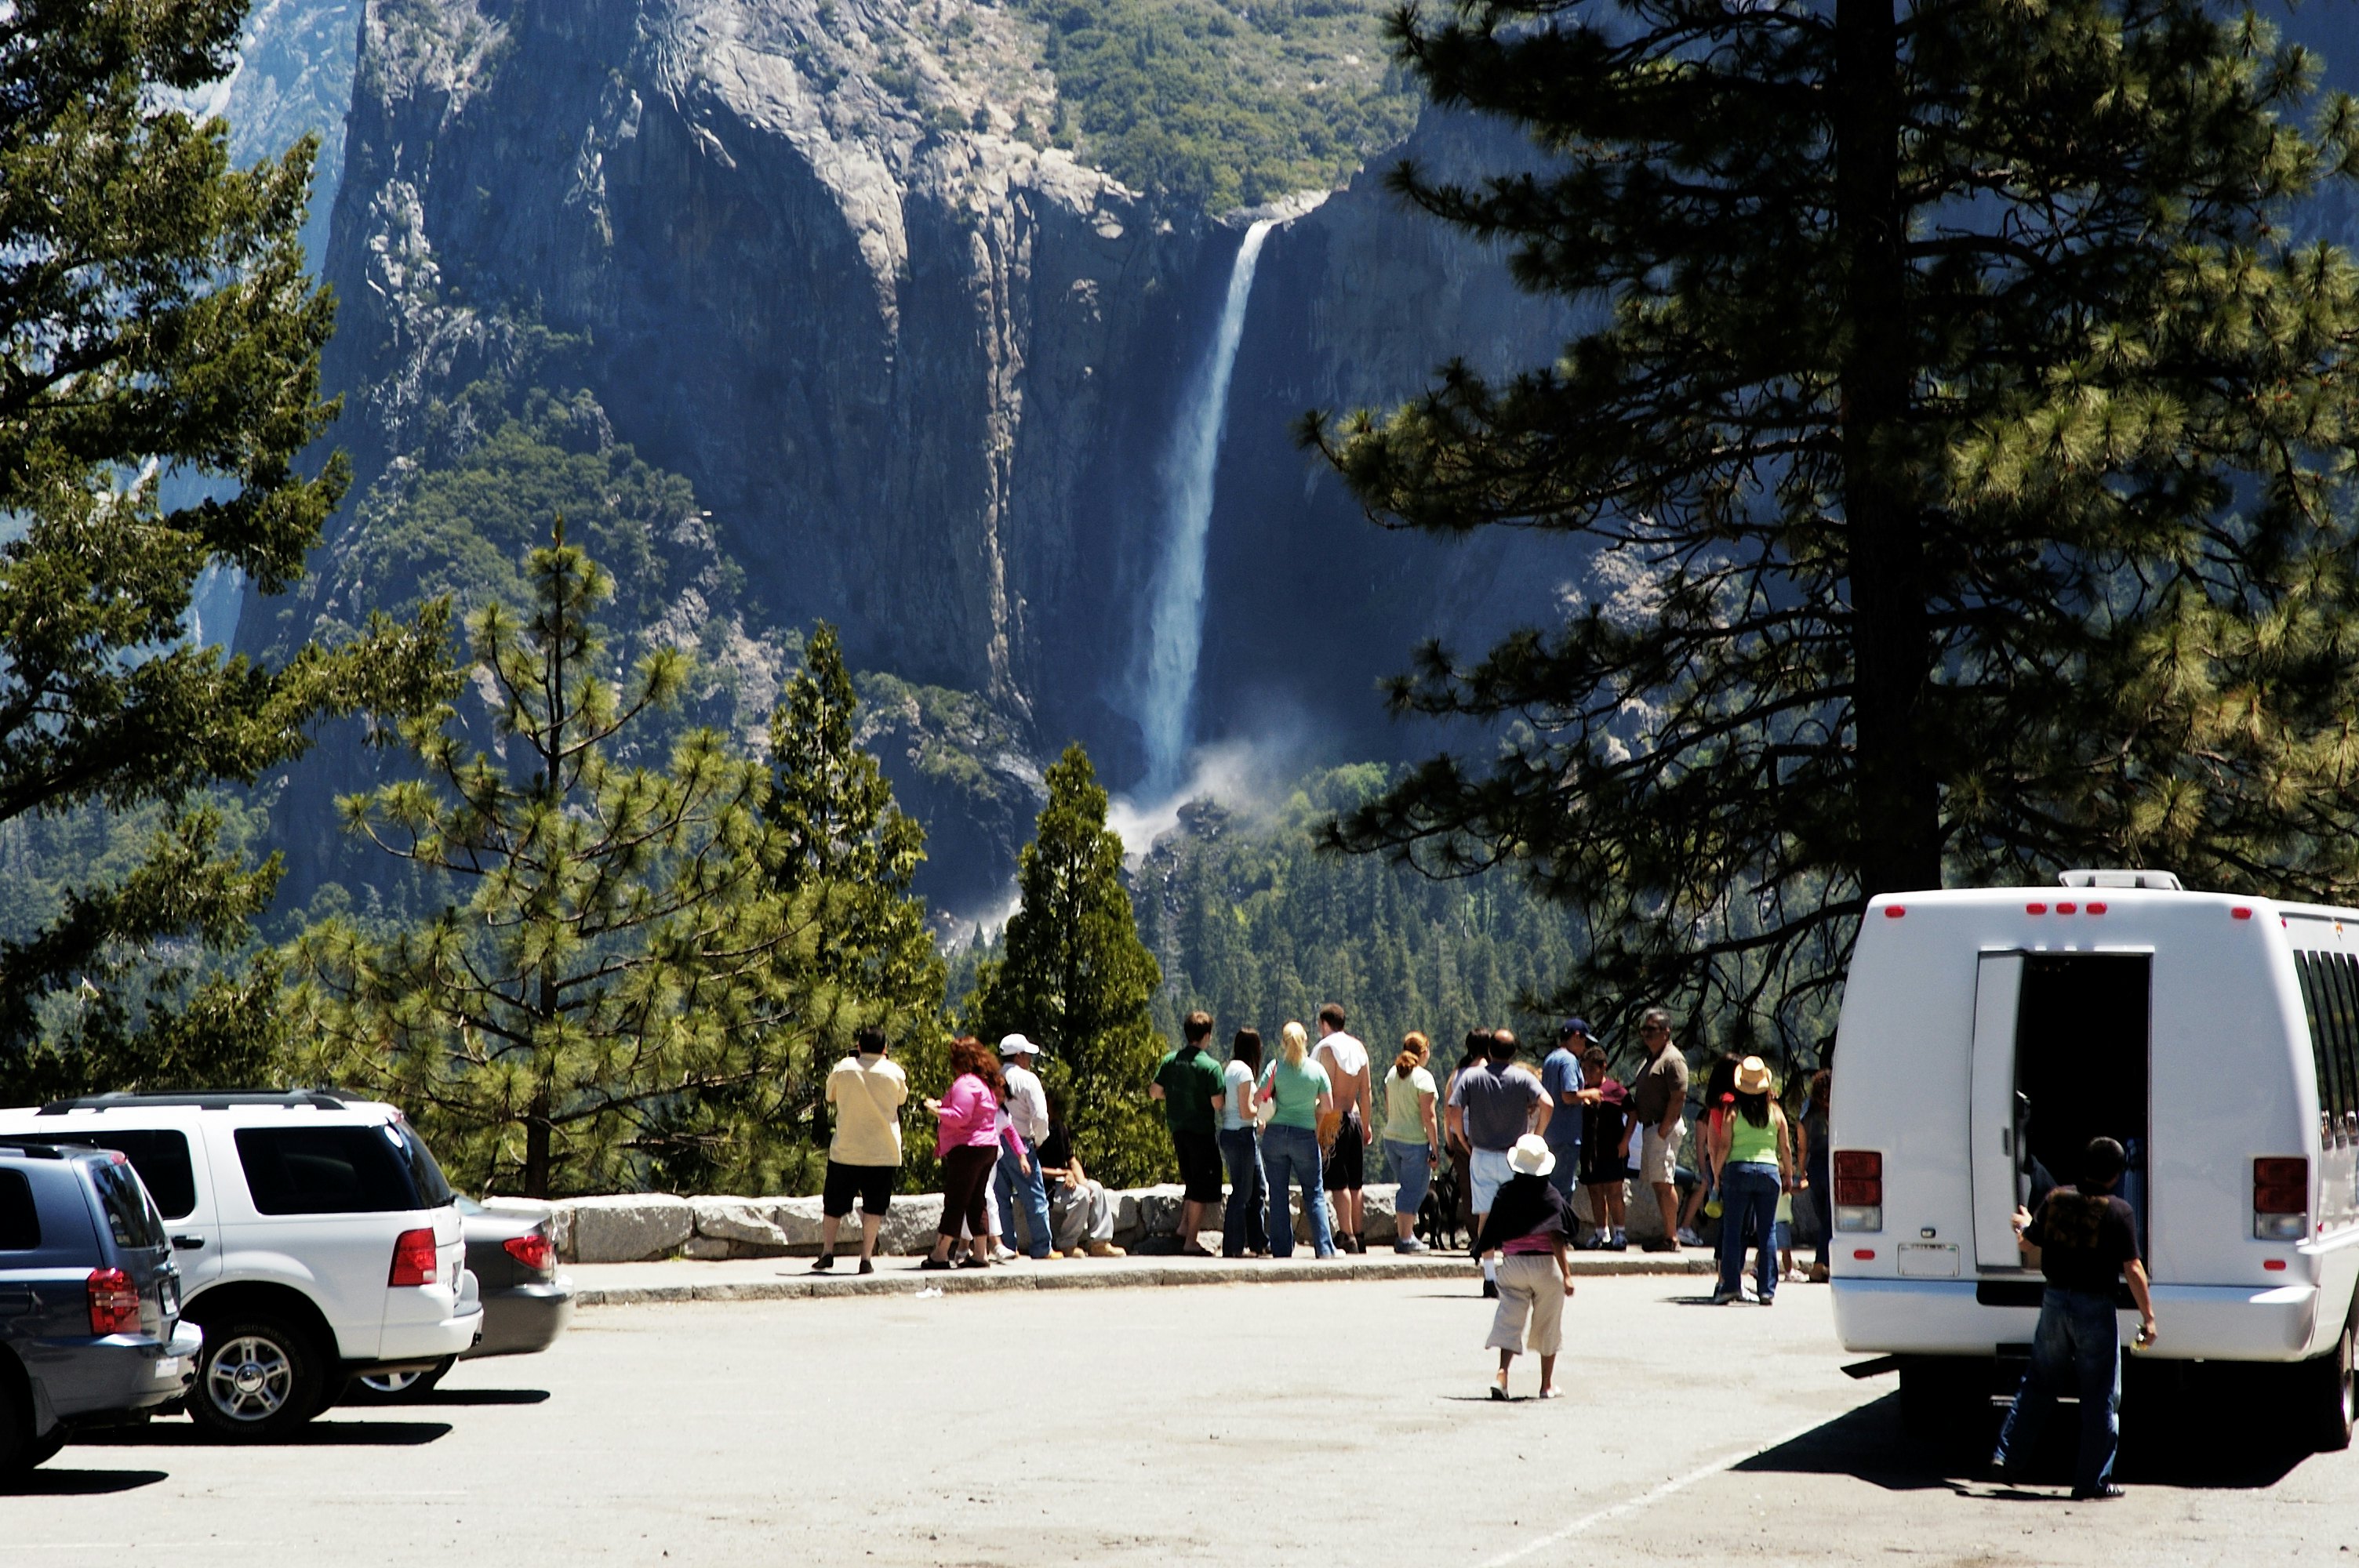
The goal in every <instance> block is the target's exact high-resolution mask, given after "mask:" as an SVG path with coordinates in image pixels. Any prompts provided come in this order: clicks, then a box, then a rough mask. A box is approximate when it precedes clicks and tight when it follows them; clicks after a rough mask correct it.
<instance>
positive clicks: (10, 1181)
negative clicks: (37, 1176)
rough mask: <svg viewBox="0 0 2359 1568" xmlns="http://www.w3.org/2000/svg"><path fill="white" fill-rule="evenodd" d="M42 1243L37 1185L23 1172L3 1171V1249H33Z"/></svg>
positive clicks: (0, 1184) (0, 1243) (0, 1187)
mask: <svg viewBox="0 0 2359 1568" xmlns="http://www.w3.org/2000/svg"><path fill="white" fill-rule="evenodd" d="M40 1244H41V1217H40V1215H39V1214H38V1212H36V1211H35V1209H34V1207H33V1184H32V1183H30V1182H28V1181H27V1180H25V1173H24V1172H22V1171H0V1252H30V1251H32V1250H33V1249H35V1248H37V1247H38V1246H40Z"/></svg>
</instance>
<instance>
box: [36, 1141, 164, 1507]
mask: <svg viewBox="0 0 2359 1568" xmlns="http://www.w3.org/2000/svg"><path fill="white" fill-rule="evenodd" d="M202 1343H203V1340H202V1336H201V1335H200V1333H199V1332H198V1329H197V1326H196V1325H194V1324H185V1325H184V1324H182V1323H181V1322H180V1278H179V1270H178V1269H176V1268H175V1267H174V1266H173V1263H172V1244H171V1240H170V1238H168V1236H167V1235H166V1234H165V1231H164V1221H163V1219H162V1218H161V1217H159V1216H158V1214H157V1212H156V1206H155V1204H154V1203H153V1202H152V1201H151V1200H150V1199H149V1198H148V1196H147V1188H146V1187H145V1186H143V1185H141V1184H140V1181H139V1175H138V1173H137V1172H136V1171H134V1170H133V1169H132V1168H131V1165H130V1162H128V1161H127V1160H125V1158H124V1157H123V1156H122V1155H121V1154H119V1153H116V1152H112V1151H109V1150H103V1149H95V1150H94V1149H78V1148H71V1147H63V1148H61V1147H60V1146H58V1145H55V1144H46V1143H35V1142H20V1141H0V1476H5V1475H9V1474H13V1473H16V1472H21V1471H24V1470H28V1469H30V1468H31V1467H32V1466H34V1465H38V1464H40V1463H41V1462H42V1461H43V1460H45V1459H47V1458H49V1455H51V1454H55V1453H56V1452H57V1451H58V1449H59V1447H60V1445H62V1444H64V1442H65V1440H66V1437H67V1435H68V1433H71V1431H72V1430H73V1429H74V1428H75V1427H77V1426H83V1425H97V1424H103V1423H106V1422H117V1421H122V1420H125V1419H137V1418H139V1417H140V1416H143V1415H145V1414H146V1413H147V1412H148V1411H152V1410H154V1409H155V1408H156V1407H157V1406H158V1405H162V1404H166V1403H168V1402H170V1401H171V1400H177V1399H179V1398H180V1397H181V1395H182V1394H183V1393H184V1392H185V1391H186V1390H187V1388H188V1384H189V1379H190V1377H191V1376H193V1374H194V1370H195V1368H196V1357H197V1351H198V1349H199V1347H200V1346H201V1344H202Z"/></svg>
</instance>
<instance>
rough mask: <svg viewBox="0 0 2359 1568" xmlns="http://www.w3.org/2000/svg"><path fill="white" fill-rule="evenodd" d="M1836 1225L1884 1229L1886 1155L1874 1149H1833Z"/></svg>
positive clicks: (1845, 1227)
mask: <svg viewBox="0 0 2359 1568" xmlns="http://www.w3.org/2000/svg"><path fill="white" fill-rule="evenodd" d="M1833 1166H1834V1171H1833V1174H1834V1179H1835V1228H1836V1229H1837V1230H1882V1229H1883V1228H1884V1156H1883V1154H1881V1153H1880V1152H1877V1151H1875V1150H1874V1149H1838V1150H1836V1151H1835V1152H1834V1160H1833Z"/></svg>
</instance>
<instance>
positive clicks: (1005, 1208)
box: [992, 1034, 1056, 1258]
mask: <svg viewBox="0 0 2359 1568" xmlns="http://www.w3.org/2000/svg"><path fill="white" fill-rule="evenodd" d="M1039 1058H1040V1047H1038V1045H1035V1044H1032V1042H1030V1041H1029V1040H1027V1039H1025V1038H1024V1036H1022V1035H1021V1034H1010V1035H1008V1036H1007V1037H1006V1039H1004V1040H1002V1041H1000V1043H999V1062H1000V1071H1001V1073H1002V1074H1003V1075H1005V1076H1006V1079H1007V1123H1008V1126H1009V1127H1010V1128H1011V1129H1013V1130H1014V1131H1015V1133H1016V1138H1017V1139H1018V1140H1020V1147H1021V1148H1022V1149H1023V1151H1024V1155H1023V1158H1021V1159H1018V1158H1017V1157H1016V1147H1014V1146H1003V1147H1002V1148H1001V1150H1000V1152H999V1166H998V1169H997V1170H995V1172H993V1173H992V1184H993V1186H994V1188H995V1191H996V1193H997V1195H998V1198H999V1222H1000V1223H1001V1224H1002V1225H1005V1226H1006V1227H1007V1232H1008V1234H1007V1237H1006V1239H1007V1240H1009V1241H1014V1240H1015V1239H1016V1215H1017V1213H1018V1212H1019V1211H1018V1208H1017V1205H1019V1204H1020V1205H1021V1206H1022V1208H1021V1211H1020V1212H1021V1213H1022V1215H1023V1217H1024V1245H1025V1249H1026V1251H1027V1252H1028V1253H1029V1254H1030V1255H1031V1256H1032V1257H1034V1258H1051V1257H1054V1256H1056V1249H1054V1248H1053V1247H1051V1246H1050V1245H1049V1187H1048V1184H1047V1183H1046V1182H1045V1181H1044V1180H1043V1179H1042V1177H1041V1174H1040V1141H1041V1140H1042V1139H1044V1138H1046V1137H1048V1136H1049V1096H1048V1092H1047V1091H1046V1090H1045V1089H1043V1088H1042V1087H1041V1086H1040V1077H1039V1075H1038V1074H1037V1073H1035V1072H1034V1071H1033V1070H1032V1065H1033V1064H1034V1063H1035V1062H1037V1061H1038V1060H1039Z"/></svg>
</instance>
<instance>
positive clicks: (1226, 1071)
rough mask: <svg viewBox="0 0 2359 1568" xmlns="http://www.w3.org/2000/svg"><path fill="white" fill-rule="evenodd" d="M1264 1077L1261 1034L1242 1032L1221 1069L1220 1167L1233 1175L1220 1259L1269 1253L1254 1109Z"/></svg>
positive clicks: (1264, 1183)
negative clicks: (1262, 1075) (1264, 1225)
mask: <svg viewBox="0 0 2359 1568" xmlns="http://www.w3.org/2000/svg"><path fill="white" fill-rule="evenodd" d="M1260 1077H1261V1031H1260V1030H1258V1029H1240V1030H1238V1031H1237V1035H1236V1038H1235V1039H1234V1041H1232V1042H1231V1043H1230V1044H1229V1060H1228V1065H1226V1066H1224V1067H1223V1068H1222V1069H1221V1127H1220V1141H1221V1163H1222V1164H1223V1165H1224V1166H1226V1167H1227V1170H1228V1177H1229V1201H1228V1206H1227V1207H1226V1208H1225V1209H1223V1211H1222V1215H1221V1256H1222V1257H1223V1258H1256V1257H1260V1256H1262V1255H1263V1254H1265V1253H1266V1252H1268V1250H1269V1238H1268V1237H1267V1236H1266V1235H1265V1234H1263V1229H1262V1208H1263V1206H1264V1205H1265V1204H1266V1202H1267V1192H1268V1185H1269V1184H1268V1182H1267V1180H1266V1178H1265V1177H1264V1176H1263V1174H1262V1169H1261V1123H1260V1121H1259V1119H1258V1118H1257V1116H1256V1112H1255V1109H1254V1090H1255V1085H1256V1083H1257V1082H1258V1081H1259V1080H1260Z"/></svg>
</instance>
